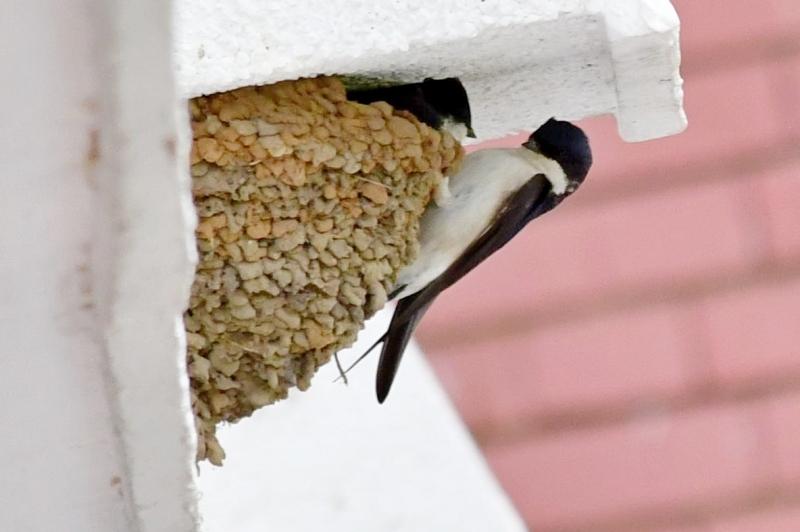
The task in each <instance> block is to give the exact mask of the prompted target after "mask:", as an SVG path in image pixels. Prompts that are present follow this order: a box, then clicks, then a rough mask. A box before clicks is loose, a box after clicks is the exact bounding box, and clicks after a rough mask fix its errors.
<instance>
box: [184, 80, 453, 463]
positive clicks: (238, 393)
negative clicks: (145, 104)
mask: <svg viewBox="0 0 800 532" xmlns="http://www.w3.org/2000/svg"><path fill="white" fill-rule="evenodd" d="M189 107H190V113H191V120H192V131H193V138H194V142H193V145H192V152H191V175H192V178H193V192H194V199H195V205H196V208H197V213H198V216H199V225H198V227H197V246H198V250H199V254H200V261H199V264H198V266H197V272H196V276H195V281H194V284H193V286H192V295H191V301H190V306H189V309H188V310H187V312H186V314H185V317H184V321H185V325H186V331H187V334H188V368H189V376H190V379H191V388H192V406H193V409H194V413H195V419H196V427H197V432H198V451H197V459H198V461H199V460H206V459H207V460H209V461H211V462H212V463H214V464H217V465H220V464H221V463H222V460H223V458H224V457H225V453H224V451H223V449H222V447H221V445H220V443H219V442H218V441H217V438H216V436H215V430H216V426H217V424H219V423H220V422H235V421H238V420H239V419H241V418H243V417H247V416H249V415H250V414H252V413H253V411H255V410H256V409H257V408H260V407H262V406H266V405H269V404H271V403H274V402H275V401H277V400H279V399H282V398H285V397H286V395H287V393H288V390H289V388H291V387H293V386H294V387H297V388H300V389H301V390H305V389H307V388H308V387H309V386H310V384H311V378H312V376H313V375H314V373H315V372H316V370H317V368H319V367H320V366H321V365H322V364H325V363H327V362H328V361H329V360H330V359H331V357H332V356H333V354H334V353H336V352H337V351H339V350H340V349H343V348H345V347H348V346H350V345H352V344H353V342H354V341H355V338H356V334H357V333H358V331H359V330H360V329H361V328H362V327H363V324H364V321H365V320H366V319H367V318H368V317H370V316H371V315H372V314H374V313H375V312H376V311H377V310H379V309H380V308H381V307H382V306H383V305H384V304H385V303H386V299H387V292H388V290H389V289H390V288H391V286H392V282H393V279H394V276H395V274H396V273H397V271H398V270H399V269H400V268H402V267H403V266H405V265H406V264H408V263H410V262H411V261H413V260H414V258H415V257H416V254H417V252H418V247H419V245H418V242H417V232H418V224H419V218H420V216H421V214H422V212H423V210H424V208H425V206H426V205H427V203H428V202H429V201H430V199H431V197H432V196H433V194H434V190H435V188H436V187H437V186H438V185H439V183H440V182H441V180H442V178H443V176H444V175H450V174H452V173H454V172H455V171H456V170H457V168H458V165H459V164H460V162H461V159H462V157H463V150H462V148H461V146H460V145H459V144H458V143H457V142H455V141H454V139H453V138H452V137H451V136H450V135H449V134H448V133H440V132H439V131H436V130H433V129H431V128H429V127H428V126H426V125H424V124H421V123H420V122H419V121H417V120H416V118H414V117H413V116H411V115H410V114H408V113H406V112H397V111H394V110H393V109H392V108H391V107H390V106H389V105H387V104H385V103H375V104H371V105H362V104H359V103H355V102H349V101H347V99H346V97H345V90H344V87H343V86H342V84H341V83H340V82H339V81H338V80H337V79H335V78H314V79H302V80H298V81H288V82H281V83H277V84H274V85H268V86H262V87H245V88H241V89H237V90H234V91H231V92H226V93H220V94H214V95H211V96H203V97H199V98H195V99H193V100H191V101H190V103H189Z"/></svg>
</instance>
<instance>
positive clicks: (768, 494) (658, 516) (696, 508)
mask: <svg viewBox="0 0 800 532" xmlns="http://www.w3.org/2000/svg"><path fill="white" fill-rule="evenodd" d="M797 506H800V485H797V484H792V485H781V484H774V485H768V486H763V487H759V488H756V489H754V490H753V491H750V492H747V493H741V494H738V495H734V496H732V497H728V498H724V499H716V500H714V499H713V498H712V499H709V500H705V501H699V502H696V503H693V504H689V505H686V506H683V507H679V508H665V509H663V510H656V511H651V512H637V513H635V514H633V515H631V516H629V517H623V516H620V517H618V518H616V519H615V518H611V519H606V520H605V521H604V522H602V523H599V524H587V525H581V526H578V527H555V528H541V527H539V528H536V529H535V530H536V532H658V531H661V530H664V529H666V528H669V529H672V528H674V527H692V526H708V525H710V524H712V523H714V522H719V521H721V520H729V519H736V518H739V517H746V516H748V515H751V514H753V513H756V512H759V511H764V510H781V509H789V508H795V507H797ZM531 530H534V529H533V528H532V527H531Z"/></svg>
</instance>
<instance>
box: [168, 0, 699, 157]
mask: <svg viewBox="0 0 800 532" xmlns="http://www.w3.org/2000/svg"><path fill="white" fill-rule="evenodd" d="M176 24H177V27H176V40H175V54H176V63H177V66H178V79H177V83H178V86H179V89H180V91H181V94H182V95H183V96H187V97H191V96H196V95H199V94H207V93H213V92H219V91H224V90H230V89H233V88H236V87H241V86H246V85H257V84H264V83H272V82H275V81H279V80H283V79H293V78H298V77H303V76H313V75H317V74H350V75H353V74H358V75H369V76H375V77H392V78H396V79H402V80H409V81H416V80H420V79H422V78H424V77H428V76H430V77H447V76H459V77H460V78H461V79H462V80H463V82H464V84H465V86H466V88H467V91H468V92H469V95H470V101H471V103H472V111H473V113H472V114H473V118H474V126H475V131H476V132H477V133H478V136H479V137H480V138H479V140H487V139H491V138H497V137H501V136H504V135H506V134H509V133H515V132H518V131H521V130H531V129H535V128H536V127H537V126H538V125H539V124H541V123H542V122H544V121H545V120H546V119H547V118H549V117H550V116H556V117H558V118H561V119H566V120H577V119H580V118H584V117H587V116H594V115H600V114H608V113H613V114H614V115H616V117H617V122H618V125H619V131H620V134H621V136H622V137H623V138H624V139H625V140H628V141H639V140H647V139H651V138H656V137H661V136H666V135H671V134H675V133H678V132H680V131H682V130H683V129H684V128H685V126H686V117H685V115H684V113H683V107H682V103H683V91H682V80H681V77H680V74H679V70H678V69H679V65H680V48H679V43H678V32H679V27H680V22H679V20H678V16H677V14H676V13H675V10H674V8H673V7H672V5H671V4H670V2H669V1H668V0H561V1H553V0H471V1H464V0H440V1H437V2H423V1H421V0H398V1H394V2H360V1H357V0H306V1H303V2H283V1H278V0H226V1H224V2H220V1H218V0H179V1H178V2H177V3H176Z"/></svg>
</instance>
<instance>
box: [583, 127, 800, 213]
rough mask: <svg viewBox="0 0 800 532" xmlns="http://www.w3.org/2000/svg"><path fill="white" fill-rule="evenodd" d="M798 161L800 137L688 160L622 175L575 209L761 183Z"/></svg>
mask: <svg viewBox="0 0 800 532" xmlns="http://www.w3.org/2000/svg"><path fill="white" fill-rule="evenodd" d="M679 134H680V133H679ZM798 162H800V136H798V137H796V138H795V137H790V138H787V139H786V140H785V141H784V142H782V143H777V144H776V143H773V144H770V145H768V146H759V147H756V148H754V149H752V150H750V151H748V152H747V153H742V154H739V153H736V154H733V155H729V156H725V157H712V158H710V159H704V160H700V161H687V162H685V163H683V164H680V165H664V166H655V167H653V168H649V169H646V170H642V171H639V172H620V173H619V174H618V177H615V178H614V179H615V180H614V181H613V182H605V183H603V184H601V185H599V186H598V188H597V189H595V190H594V191H593V192H592V194H591V195H590V196H583V195H578V196H576V198H575V199H574V200H573V207H574V209H575V210H576V211H580V210H583V209H590V208H591V209H594V208H596V207H598V206H602V205H607V204H611V203H615V202H620V201H627V200H630V199H637V198H640V197H645V196H649V195H654V194H661V193H663V192H668V191H673V190H677V189H682V188H687V187H695V186H702V185H707V184H713V183H721V182H726V181H739V180H743V179H753V180H754V181H758V180H760V179H763V178H761V177H755V178H754V174H761V173H765V172H770V171H775V170H781V169H784V168H789V167H791V166H792V165H795V164H797V163H798ZM642 174H657V175H661V176H665V178H664V179H658V180H643V179H636V177H637V176H640V175H642Z"/></svg>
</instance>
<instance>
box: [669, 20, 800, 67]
mask: <svg viewBox="0 0 800 532" xmlns="http://www.w3.org/2000/svg"><path fill="white" fill-rule="evenodd" d="M681 53H682V55H683V61H682V62H681V73H682V74H683V75H684V77H685V76H686V75H690V76H691V75H694V74H702V75H707V74H716V73H718V72H721V71H724V70H733V69H736V68H741V67H746V66H751V65H753V64H757V63H766V64H773V63H781V62H783V61H788V60H792V59H794V58H795V57H796V56H798V55H800V25H798V27H797V28H794V29H789V30H786V31H781V32H776V33H771V34H769V35H766V36H762V37H760V38H756V39H749V40H743V41H733V42H727V43H720V44H714V45H711V46H701V47H700V48H699V49H695V50H688V51H687V49H683V48H682V49H681Z"/></svg>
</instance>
